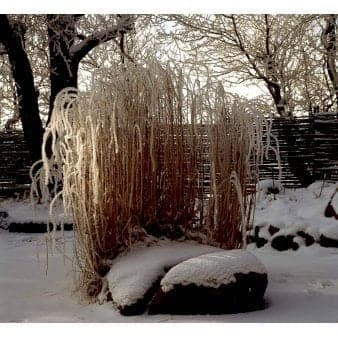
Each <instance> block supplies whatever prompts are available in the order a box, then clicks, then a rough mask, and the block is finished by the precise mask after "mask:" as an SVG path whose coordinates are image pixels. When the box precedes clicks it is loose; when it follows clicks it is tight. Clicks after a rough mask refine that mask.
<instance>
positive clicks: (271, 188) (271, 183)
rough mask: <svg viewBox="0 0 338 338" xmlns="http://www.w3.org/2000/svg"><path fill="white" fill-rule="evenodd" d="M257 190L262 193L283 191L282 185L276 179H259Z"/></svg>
mask: <svg viewBox="0 0 338 338" xmlns="http://www.w3.org/2000/svg"><path fill="white" fill-rule="evenodd" d="M256 189H257V191H259V192H263V193H264V194H279V193H280V192H281V191H283V189H284V187H283V185H282V183H281V182H280V181H278V180H271V179H267V180H261V181H259V182H258V183H257V187H256Z"/></svg>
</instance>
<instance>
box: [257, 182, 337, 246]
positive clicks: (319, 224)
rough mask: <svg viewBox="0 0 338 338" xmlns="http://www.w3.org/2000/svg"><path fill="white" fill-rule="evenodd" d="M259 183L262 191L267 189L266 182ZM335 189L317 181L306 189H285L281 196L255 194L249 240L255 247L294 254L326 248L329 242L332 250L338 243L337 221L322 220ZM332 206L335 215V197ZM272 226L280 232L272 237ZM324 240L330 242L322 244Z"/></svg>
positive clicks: (330, 184) (328, 184) (330, 218)
mask: <svg viewBox="0 0 338 338" xmlns="http://www.w3.org/2000/svg"><path fill="white" fill-rule="evenodd" d="M262 182H263V183H262V188H261V191H262V189H263V188H264V189H265V188H266V187H267V186H269V182H265V181H262ZM270 183H271V182H270ZM260 184H261V182H260ZM335 189H336V184H332V183H327V182H320V181H318V182H315V183H313V184H311V185H310V186H309V187H308V188H302V189H296V190H293V189H284V190H283V194H278V195H275V196H272V195H271V194H270V195H269V194H262V193H258V194H257V204H256V208H255V217H254V231H253V232H252V233H251V237H250V240H251V241H252V242H256V245H257V247H261V246H263V245H264V247H268V246H270V245H271V246H272V247H273V248H276V249H277V247H278V249H277V250H289V249H293V250H296V249H297V248H299V247H302V246H309V245H312V244H314V243H319V244H321V243H324V244H325V246H327V245H329V242H330V243H332V246H335V242H333V241H334V240H338V220H337V219H335V218H334V217H326V216H325V210H326V207H327V205H328V202H329V201H330V199H331V196H332V194H333V192H334V191H335ZM331 205H332V208H334V210H335V211H336V212H337V211H338V194H337V195H336V196H335V197H334V198H333V200H332V201H331ZM271 226H273V227H276V228H278V229H279V230H278V231H276V232H275V233H271V231H270V228H271ZM255 229H258V230H257V231H258V232H257V231H256V232H255ZM269 234H270V236H269ZM323 236H324V237H326V238H329V239H331V240H333V241H329V242H328V241H325V240H324V241H323ZM297 237H301V238H297ZM302 239H304V240H302ZM266 241H268V242H266ZM333 244H334V245H333Z"/></svg>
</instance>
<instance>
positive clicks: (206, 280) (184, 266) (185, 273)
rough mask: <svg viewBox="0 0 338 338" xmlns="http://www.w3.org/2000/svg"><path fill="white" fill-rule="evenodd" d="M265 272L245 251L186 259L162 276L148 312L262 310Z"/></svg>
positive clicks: (256, 260)
mask: <svg viewBox="0 0 338 338" xmlns="http://www.w3.org/2000/svg"><path fill="white" fill-rule="evenodd" d="M266 287H267V272H266V268H265V267H264V265H263V264H262V263H261V262H260V261H259V260H258V258H257V257H256V256H254V255H253V254H252V253H250V252H248V251H246V250H227V251H221V252H214V253H209V254H205V255H201V256H198V257H194V258H191V259H188V260H186V261H184V262H182V263H180V264H178V265H176V266H174V267H173V268H172V269H170V271H169V272H168V273H167V274H166V275H165V276H164V277H163V279H162V281H161V287H160V289H159V290H158V292H157V293H156V295H155V297H154V299H153V300H152V302H151V305H150V309H149V313H150V314H156V313H173V314H190V313H191V314H195V313H235V312H243V311H249V310H253V309H257V308H259V307H262V306H263V304H264V302H263V295H264V292H265V290H266Z"/></svg>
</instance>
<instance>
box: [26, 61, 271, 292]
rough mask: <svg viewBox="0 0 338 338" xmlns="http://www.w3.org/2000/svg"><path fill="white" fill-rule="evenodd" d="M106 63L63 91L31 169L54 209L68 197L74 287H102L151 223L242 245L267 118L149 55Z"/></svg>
mask: <svg viewBox="0 0 338 338" xmlns="http://www.w3.org/2000/svg"><path fill="white" fill-rule="evenodd" d="M111 72H114V73H115V74H114V78H113V79H112V80H109V81H108V80H107V79H105V78H104V76H103V75H102V74H101V73H100V74H95V76H96V77H95V78H94V81H93V86H92V90H91V92H90V93H83V92H79V91H78V90H76V89H74V88H67V89H65V90H63V91H62V92H60V93H59V95H58V96H57V98H56V101H55V104H54V111H53V114H52V118H51V121H50V124H49V125H48V126H47V128H46V132H45V134H44V142H43V158H42V167H41V169H40V170H39V171H37V173H36V175H35V177H33V184H32V193H33V194H34V193H35V192H37V191H40V193H41V194H42V200H43V201H44V200H48V199H49V200H50V199H51V197H50V196H52V200H50V202H51V208H50V210H51V211H50V216H51V217H52V216H53V205H54V204H55V202H56V201H57V200H58V199H59V198H60V197H62V199H63V204H64V209H65V211H66V212H67V213H69V214H71V215H72V217H73V220H74V229H75V254H76V258H77V266H78V270H79V274H78V282H79V285H80V286H82V287H84V288H86V287H88V286H90V288H91V289H93V288H92V286H93V285H94V286H96V285H100V279H102V278H103V277H104V276H105V274H106V272H107V269H108V267H107V264H108V263H107V262H108V261H110V260H111V259H113V258H114V257H116V256H117V255H118V254H119V253H120V252H121V251H124V250H126V249H128V248H130V247H131V245H132V244H133V242H135V241H138V240H143V239H144V238H145V236H147V233H146V232H147V231H148V232H150V233H152V232H154V231H155V232H156V233H158V236H163V235H165V236H167V237H170V238H176V237H180V236H185V237H186V238H192V237H194V236H195V237H194V238H200V240H201V241H203V242H204V243H206V244H213V245H217V246H221V247H226V248H237V247H240V246H241V245H245V242H246V230H247V227H248V224H250V222H251V220H252V210H253V207H254V200H255V194H247V192H246V188H247V186H248V184H249V183H251V184H256V178H257V172H258V164H259V163H260V161H261V159H262V154H263V152H264V147H263V145H262V137H263V133H264V130H265V129H264V128H265V127H264V125H266V124H264V121H265V119H264V117H262V116H261V115H260V114H258V113H255V112H250V111H249V110H248V109H247V108H245V107H241V106H240V105H239V104H237V103H236V102H229V101H228V96H227V95H226V93H225V92H224V89H223V87H222V86H221V85H217V86H215V85H213V83H212V82H211V81H207V82H206V83H205V85H204V86H202V85H201V84H200V83H199V82H198V81H196V82H195V83H191V80H190V79H187V78H184V76H183V75H182V72H181V71H177V70H173V69H172V68H170V67H167V68H163V67H162V66H160V65H159V64H158V63H156V62H154V61H149V62H148V63H147V64H146V65H145V66H137V65H136V66H135V65H130V66H129V67H121V66H116V68H113V69H112V71H111ZM49 153H51V154H49ZM201 165H202V167H203V170H201V169H200V166H201ZM31 172H33V170H32V171H31ZM206 176H207V177H210V183H209V184H210V185H209V189H205V186H204V185H205V177H206ZM60 182H62V190H60V186H61V184H60ZM154 229H155V230H154ZM152 234H154V233H152ZM94 289H95V287H94Z"/></svg>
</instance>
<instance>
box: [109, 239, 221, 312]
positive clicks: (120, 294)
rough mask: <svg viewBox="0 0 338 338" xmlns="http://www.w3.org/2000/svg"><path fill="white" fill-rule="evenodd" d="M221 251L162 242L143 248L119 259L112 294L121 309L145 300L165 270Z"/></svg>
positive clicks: (111, 283) (111, 273)
mask: <svg viewBox="0 0 338 338" xmlns="http://www.w3.org/2000/svg"><path fill="white" fill-rule="evenodd" d="M220 250H221V249H218V248H215V247H212V246H208V245H199V244H196V243H193V242H190V243H189V242H182V243H179V242H173V241H169V240H160V241H158V242H157V243H156V244H155V245H154V244H153V245H152V246H151V247H146V246H142V245H141V246H139V247H136V248H134V249H133V251H132V252H130V253H128V254H126V255H124V256H122V257H120V258H118V259H117V260H115V261H114V264H113V266H112V268H111V270H110V271H109V273H108V275H107V279H108V285H109V290H110V292H111V294H112V298H113V300H114V302H115V303H116V304H117V305H118V306H126V305H131V304H134V303H136V301H137V300H139V299H142V298H143V296H144V294H145V293H146V292H147V291H148V289H149V288H150V287H151V286H152V284H153V283H154V282H156V281H157V280H158V279H159V278H160V277H162V276H163V275H164V274H165V270H166V269H169V268H171V267H172V266H173V265H176V264H178V263H180V262H182V261H184V260H186V259H189V258H191V257H194V256H199V255H202V254H205V253H209V252H215V251H220Z"/></svg>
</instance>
